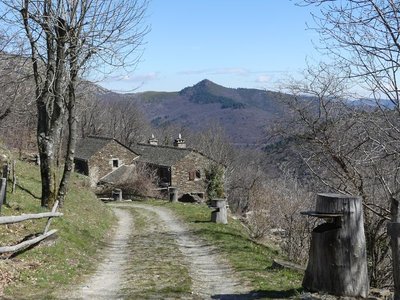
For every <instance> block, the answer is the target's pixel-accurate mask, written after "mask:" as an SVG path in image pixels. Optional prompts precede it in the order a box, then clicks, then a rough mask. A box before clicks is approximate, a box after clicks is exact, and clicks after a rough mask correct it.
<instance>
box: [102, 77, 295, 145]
mask: <svg viewBox="0 0 400 300" xmlns="http://www.w3.org/2000/svg"><path fill="white" fill-rule="evenodd" d="M101 97H102V98H103V99H104V98H105V99H109V100H113V99H114V100H118V99H120V100H130V101H135V103H136V104H137V106H138V108H139V109H140V110H142V111H143V113H144V114H145V115H146V116H147V118H148V120H149V121H150V122H151V123H152V124H153V125H154V126H163V125H169V124H177V125H183V126H186V127H188V128H190V129H192V130H201V129H203V128H206V127H207V126H208V125H209V124H211V123H218V124H219V125H220V126H222V127H223V128H224V129H225V131H226V133H227V135H228V137H229V138H230V140H231V141H232V143H234V144H238V145H244V146H245V145H252V146H254V145H261V144H262V143H263V141H264V140H265V138H266V128H267V127H269V126H271V125H272V124H274V122H276V121H277V120H278V119H280V118H284V117H285V115H286V114H287V112H286V109H285V106H284V104H283V100H284V98H287V97H290V95H287V94H282V93H277V92H272V91H264V90H258V89H245V88H237V89H233V88H226V87H223V86H221V85H218V84H215V83H214V82H212V81H210V80H207V79H205V80H202V81H200V82H199V83H197V84H195V85H193V86H191V87H186V88H184V89H182V90H181V91H177V92H143V93H135V94H116V93H112V92H105V93H104V92H103V93H101Z"/></svg>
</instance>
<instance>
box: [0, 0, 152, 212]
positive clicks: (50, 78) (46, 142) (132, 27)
mask: <svg viewBox="0 0 400 300" xmlns="http://www.w3.org/2000/svg"><path fill="white" fill-rule="evenodd" d="M0 3H1V9H2V11H4V14H3V15H2V18H1V21H2V22H3V26H7V27H9V28H11V30H10V31H9V32H8V35H9V36H8V37H9V40H10V41H15V42H13V43H9V45H7V46H6V47H5V48H4V50H5V51H7V52H9V53H15V54H22V55H24V57H28V58H29V59H30V64H31V67H32V72H33V77H34V81H35V87H36V91H35V101H36V106H37V112H38V123H37V124H38V126H37V142H38V149H39V155H40V160H41V179H42V202H41V204H42V206H48V205H50V204H51V203H52V202H53V201H55V199H56V198H58V199H59V200H60V201H61V202H62V201H63V199H64V197H65V193H66V188H67V183H68V178H69V174H70V173H71V170H72V164H73V154H74V148H75V140H76V135H77V133H76V130H77V127H76V122H77V119H76V117H77V115H76V93H77V91H76V89H77V84H78V81H79V77H80V76H81V77H82V76H84V75H86V76H87V75H90V73H91V72H93V70H94V69H97V70H99V68H96V67H97V66H99V64H102V65H108V68H102V70H105V71H106V72H107V73H109V72H111V71H112V69H113V68H116V67H129V66H132V65H134V64H135V63H137V58H138V53H137V52H135V51H136V50H137V49H138V47H139V46H140V45H141V43H142V40H143V37H144V35H145V33H146V32H147V28H146V27H143V26H141V24H142V21H143V18H144V13H145V10H146V6H147V2H146V1H145V0H144V1H139V0H134V1H129V0H117V1H107V0H89V1H87V0H77V1H70V0H57V1H51V0H44V1H41V0H24V1H22V3H18V4H17V3H16V2H15V1H11V0H2V1H1V2H0ZM25 41H26V42H25ZM21 45H22V46H23V48H22V51H21ZM24 46H25V47H24ZM65 114H68V128H69V130H68V134H69V139H68V147H67V148H68V149H67V155H66V159H65V167H64V173H63V178H62V180H61V183H60V185H59V186H58V180H57V172H56V170H55V151H56V149H57V148H58V145H59V142H60V131H61V128H62V119H63V117H64V115H65Z"/></svg>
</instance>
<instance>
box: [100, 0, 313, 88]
mask: <svg viewBox="0 0 400 300" xmlns="http://www.w3.org/2000/svg"><path fill="white" fill-rule="evenodd" d="M147 15H148V17H147V20H146V22H147V23H148V24H149V25H150V26H151V32H150V33H149V34H148V35H147V36H146V37H145V42H146V44H145V46H144V52H143V55H142V57H141V61H140V63H139V64H138V65H137V67H136V69H135V71H134V72H131V73H127V74H125V73H121V74H118V76H114V77H112V78H109V79H107V80H104V81H103V82H101V83H100V84H101V85H102V86H104V87H106V88H109V89H112V90H115V91H120V92H121V91H133V90H135V91H136V92H140V91H150V90H151V91H179V90H181V89H182V88H184V87H186V86H191V85H194V84H196V83H197V82H199V81H200V80H202V79H205V78H207V79H209V80H212V81H214V82H216V83H218V84H221V85H224V86H227V87H233V88H236V87H247V88H260V89H270V90H274V89H276V88H277V82H279V81H282V80H285V78H287V76H288V75H294V74H296V73H297V72H298V71H300V70H301V69H303V68H304V67H305V65H306V60H307V59H309V60H318V55H319V54H318V53H317V51H316V50H315V49H314V46H313V42H314V43H315V42H317V41H318V36H317V35H316V33H315V32H313V31H312V30H306V22H308V23H309V24H312V18H311V16H310V8H309V7H298V6H296V5H295V4H294V2H293V1H290V0H151V1H150V4H149V8H148V11H147Z"/></svg>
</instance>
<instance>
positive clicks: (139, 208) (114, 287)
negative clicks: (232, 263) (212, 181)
mask: <svg viewBox="0 0 400 300" xmlns="http://www.w3.org/2000/svg"><path fill="white" fill-rule="evenodd" d="M111 206H112V209H113V210H114V212H115V214H116V216H117V218H118V225H117V228H116V230H115V234H114V236H113V238H112V240H111V241H110V242H109V244H108V245H107V247H106V249H105V250H104V251H105V252H104V257H105V259H104V261H103V262H102V263H101V264H100V265H99V266H98V269H97V271H96V273H95V274H93V275H92V276H91V277H90V278H89V280H88V281H87V282H86V283H84V284H83V285H81V286H80V287H78V289H77V290H76V291H75V292H74V293H73V294H72V295H68V296H67V298H66V299H110V300H113V299H135V298H131V297H129V295H126V294H125V293H124V292H123V290H124V289H126V285H124V281H126V278H127V277H128V276H129V278H130V280H129V285H132V284H137V285H138V286H134V287H132V286H131V291H133V292H134V293H133V294H132V295H135V294H136V292H137V291H140V290H141V289H142V288H143V289H145V287H141V286H140V284H141V283H140V280H134V276H132V274H137V276H140V273H141V272H137V271H139V270H135V269H133V270H129V269H127V268H129V262H130V258H131V260H132V255H137V256H140V255H142V256H143V255H147V254H148V252H146V251H148V248H147V250H146V249H143V248H142V247H139V246H138V247H135V248H134V250H132V249H131V248H132V244H131V243H132V240H131V239H132V237H135V229H134V218H133V216H132V211H130V210H129V209H128V208H130V209H134V210H135V212H136V213H139V214H140V215H141V216H143V218H146V219H147V220H151V221H152V222H150V224H146V228H147V229H146V231H147V232H151V233H152V234H153V235H154V237H156V236H157V235H158V236H159V237H162V236H165V237H167V236H168V240H165V239H163V238H160V243H162V242H163V241H164V242H165V241H172V243H174V244H175V247H177V249H179V251H178V252H180V253H181V254H180V255H179V256H180V258H179V259H180V260H181V261H182V264H183V265H184V266H186V267H185V268H187V270H188V273H189V276H190V278H191V279H192V287H191V295H192V296H190V297H187V295H182V298H181V299H248V298H247V297H245V298H244V297H241V296H239V295H240V294H241V295H244V294H246V290H243V288H242V287H241V285H240V282H239V280H238V279H237V278H236V277H235V275H234V272H233V270H232V269H231V268H230V267H229V265H228V264H227V263H226V261H225V260H224V259H223V258H222V257H221V256H220V255H219V254H218V252H217V250H216V249H215V248H214V247H212V246H210V245H208V244H207V243H206V242H204V241H202V240H200V239H199V238H197V237H195V236H194V235H193V233H192V232H191V231H190V230H189V228H188V227H187V226H186V225H185V224H184V223H183V222H182V221H180V220H179V219H177V218H176V217H175V216H174V214H173V213H172V212H171V211H170V210H169V209H167V208H164V207H158V206H151V205H146V204H137V203H121V204H112V205H111ZM149 213H151V214H152V215H153V217H150V216H149ZM149 218H150V219H149ZM153 222H156V225H155V224H154V223H153ZM151 223H153V224H151ZM136 234H138V233H137V232H136ZM139 237H140V235H138V236H136V237H135V238H139ZM137 243H138V245H139V243H148V241H147V242H146V241H145V240H143V241H139V240H137ZM142 246H143V245H142ZM139 252H143V253H139ZM144 252H146V253H144ZM148 255H157V254H154V253H152V254H148ZM168 259H173V257H171V258H168ZM168 259H167V258H166V259H165V260H168ZM158 263H161V262H158ZM155 264H157V263H156V262H155ZM137 267H138V268H139V269H140V267H141V266H140V265H139V266H137ZM130 268H132V265H131V266H130ZM134 268H136V267H134ZM154 268H155V269H157V266H153V269H154ZM138 278H139V277H138ZM142 282H144V281H142ZM160 283H161V282H160ZM125 292H126V291H125ZM122 295H124V296H122ZM61 298H62V297H61ZM151 299H153V298H151ZM157 299H164V298H163V297H162V295H158V297H157ZM174 299H176V298H174Z"/></svg>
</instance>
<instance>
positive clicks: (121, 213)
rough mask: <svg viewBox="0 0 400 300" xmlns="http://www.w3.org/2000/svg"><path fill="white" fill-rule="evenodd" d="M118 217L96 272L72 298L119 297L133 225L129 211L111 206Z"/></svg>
mask: <svg viewBox="0 0 400 300" xmlns="http://www.w3.org/2000/svg"><path fill="white" fill-rule="evenodd" d="M113 210H114V213H115V214H116V216H117V218H118V225H117V228H116V230H115V234H114V236H113V238H112V240H111V241H110V244H109V245H108V246H107V250H106V252H105V253H104V257H105V259H104V261H103V262H102V263H101V264H100V265H99V266H98V268H97V271H96V273H95V274H94V275H93V276H91V277H90V278H89V280H88V281H87V282H86V283H85V284H84V285H83V286H82V287H80V288H79V290H78V291H76V292H75V293H74V295H72V297H71V298H73V299H120V297H118V294H119V291H120V288H121V286H120V282H121V280H120V279H121V278H122V276H123V273H124V267H125V265H126V262H127V260H128V259H129V251H128V249H127V247H128V245H129V243H128V242H129V236H130V233H131V230H132V226H133V220H132V216H131V214H130V212H129V211H127V210H124V209H120V208H113Z"/></svg>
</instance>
